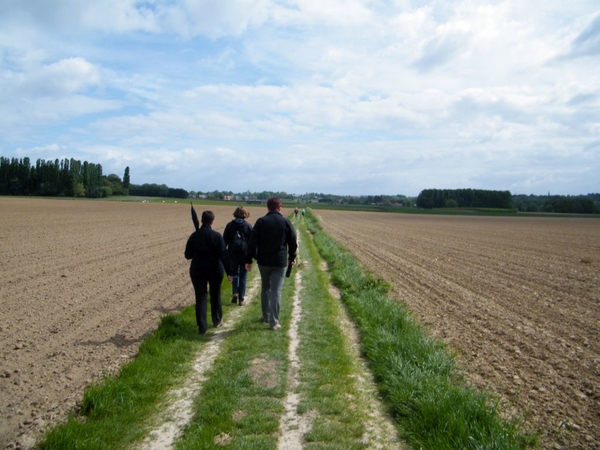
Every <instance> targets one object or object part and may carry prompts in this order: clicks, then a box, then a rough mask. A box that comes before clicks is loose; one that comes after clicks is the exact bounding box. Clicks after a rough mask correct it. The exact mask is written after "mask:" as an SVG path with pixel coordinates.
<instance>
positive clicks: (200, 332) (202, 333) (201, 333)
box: [198, 327, 206, 336]
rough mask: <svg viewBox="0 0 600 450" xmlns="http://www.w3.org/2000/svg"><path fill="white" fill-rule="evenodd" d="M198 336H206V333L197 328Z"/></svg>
mask: <svg viewBox="0 0 600 450" xmlns="http://www.w3.org/2000/svg"><path fill="white" fill-rule="evenodd" d="M198 334H200V335H202V336H203V335H205V334H206V331H202V328H200V327H198Z"/></svg>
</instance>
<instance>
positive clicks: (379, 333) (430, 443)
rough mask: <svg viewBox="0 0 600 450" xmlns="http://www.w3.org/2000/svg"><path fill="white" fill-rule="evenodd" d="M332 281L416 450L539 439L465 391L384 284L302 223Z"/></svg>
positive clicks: (449, 360) (450, 363)
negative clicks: (328, 267) (311, 236)
mask: <svg viewBox="0 0 600 450" xmlns="http://www.w3.org/2000/svg"><path fill="white" fill-rule="evenodd" d="M306 223H307V225H308V226H309V228H310V230H311V232H312V233H313V234H314V238H315V243H316V245H317V247H318V249H319V252H320V253H321V255H322V256H323V258H324V259H325V260H326V261H327V262H328V263H329V264H330V268H331V271H332V279H333V281H334V283H335V284H336V285H337V286H338V287H339V288H340V289H341V291H342V299H343V302H344V304H345V305H346V307H347V308H348V311H349V314H350V316H351V318H352V320H353V321H354V322H355V323H356V324H357V326H358V328H359V333H360V336H361V345H362V351H363V352H364V355H365V357H366V358H367V360H368V361H369V365H370V368H371V371H372V372H373V374H374V376H375V379H376V382H377V384H378V389H379V391H380V393H381V395H382V397H383V399H384V401H385V402H386V404H387V406H388V408H389V409H390V411H392V413H393V415H394V417H395V419H396V421H397V424H398V428H399V430H400V433H401V437H402V438H403V439H404V440H405V441H406V442H407V443H408V444H410V445H411V446H413V447H414V448H422V449H432V450H434V449H435V450H443V449H448V450H450V449H457V448H460V449H522V448H527V447H528V446H531V445H534V444H535V442H536V438H535V437H532V436H528V435H526V434H523V433H521V432H519V426H520V425H521V418H517V417H513V418H505V417H502V416H501V414H500V413H499V410H498V401H497V400H496V399H494V398H493V396H491V394H487V393H482V392H478V391H476V390H474V389H472V388H470V387H469V386H468V385H467V383H466V381H465V380H464V379H463V378H462V376H461V374H460V371H459V369H458V368H457V367H456V363H455V361H454V358H453V355H452V354H451V353H450V352H449V351H448V350H447V349H446V348H445V346H444V344H443V343H442V342H439V341H436V340H434V339H433V338H431V337H429V336H428V335H427V334H426V332H425V331H424V330H423V329H422V327H421V326H420V325H419V324H418V323H417V322H416V321H414V320H413V319H412V317H411V315H410V313H409V312H408V311H407V310H406V308H405V307H404V306H403V305H402V304H401V303H399V302H396V301H393V300H391V299H390V298H389V297H388V292H389V286H388V285H387V284H386V283H385V282H383V281H382V280H379V279H376V278H374V277H373V276H371V275H370V274H368V273H365V272H364V271H363V270H362V269H361V267H360V266H359V264H358V262H357V261H356V259H355V258H354V257H353V256H352V255H351V254H349V253H348V252H346V251H345V250H344V249H343V248H341V247H340V246H338V245H337V244H336V243H335V242H334V241H333V240H332V239H331V238H330V237H329V236H327V235H326V234H325V233H324V232H323V230H322V229H321V227H320V225H319V224H318V222H317V220H316V218H315V217H314V216H313V215H307V220H306Z"/></svg>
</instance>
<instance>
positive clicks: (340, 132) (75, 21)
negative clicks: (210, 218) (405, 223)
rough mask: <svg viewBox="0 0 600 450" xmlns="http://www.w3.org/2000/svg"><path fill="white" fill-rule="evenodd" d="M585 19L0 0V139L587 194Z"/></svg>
mask: <svg viewBox="0 0 600 450" xmlns="http://www.w3.org/2000/svg"><path fill="white" fill-rule="evenodd" d="M599 17H600V15H599V11H598V7H597V5H595V4H594V2H593V1H592V0H589V1H582V2H576V3H572V4H568V5H565V4H564V2H561V1H560V0H545V1H541V0H531V1H530V2H519V1H517V0H499V1H485V2H472V1H470V0H469V1H467V0H465V1H462V0H457V1H452V2H446V1H441V0H433V1H428V2H422V1H411V0H401V1H395V2H374V1H372V0H363V1H360V0H351V1H342V0H332V1H327V2H323V1H317V0H281V1H270V0H235V1H231V2H218V1H216V0H202V1H192V0H178V1H177V0H176V1H166V0H165V1H163V0H149V1H147V2H138V1H134V0H127V1H122V0H97V1H96V2H94V3H90V2H85V1H75V0H60V1H55V2H52V5H50V4H49V3H48V2H44V1H41V0H31V1H28V2H21V1H16V0H6V1H5V2H2V3H1V4H0V27H1V28H2V29H3V30H5V33H2V35H0V132H1V134H0V153H2V154H3V156H4V155H7V156H10V155H11V154H14V153H15V152H20V154H23V153H27V152H28V151H31V155H30V156H31V157H33V156H34V155H36V154H42V150H40V149H44V150H43V152H44V154H47V153H49V152H50V153H51V152H52V151H55V152H56V153H57V154H58V153H60V154H61V155H65V156H69V157H75V158H79V159H88V160H92V161H93V162H100V163H102V165H103V167H105V168H106V170H107V171H108V170H110V172H111V173H118V174H120V173H121V172H122V170H123V168H124V166H125V165H129V166H131V171H132V181H133V182H134V183H137V182H157V183H166V184H168V185H170V186H171V185H172V186H174V187H184V188H187V189H199V188H200V186H197V185H195V183H196V182H197V179H198V171H203V174H204V176H203V181H202V182H203V183H205V184H206V185H207V187H206V189H209V188H210V190H213V189H227V188H230V189H232V190H236V189H239V190H246V189H251V190H265V189H269V190H288V191H290V192H305V191H314V190H316V191H322V192H334V193H382V192H387V193H406V194H411V195H416V194H418V192H419V191H420V190H421V189H424V188H428V187H441V188H443V187H479V188H486V187H489V188H493V189H513V188H514V189H519V190H520V189H528V188H531V189H535V190H536V192H537V193H540V192H547V191H548V190H552V191H555V192H556V191H557V190H558V187H560V189H565V193H571V194H575V193H581V192H585V191H593V190H596V191H598V190H599V188H600V186H598V184H597V182H596V181H595V178H594V177H593V176H592V174H593V173H594V170H595V171H596V172H597V171H598V169H600V167H599V166H600V163H599V156H598V153H599V152H597V149H598V142H599V141H600V137H599V133H600V119H598V117H600V79H599V78H598V76H597V75H596V72H597V69H596V66H597V65H598V57H600V55H599V52H598V42H600V41H598V36H600V34H599V33H598V30H599V29H600V28H599V26H598V25H599V24H600V20H599ZM78 155H79V156H78ZM120 166H123V167H121V168H119V167H120ZM207 167H210V171H209V174H207V171H206V170H204V169H205V168H207ZM109 168H110V169H109ZM290 168H292V169H290ZM232 170H233V171H234V173H235V176H233V177H232V176H231V171H232ZM136 177H139V178H136ZM222 183H224V184H226V185H223V184H222ZM569 183H571V184H569ZM545 184H549V185H551V186H548V188H547V187H546V186H545ZM229 186H230V187H229ZM552 186H556V187H557V188H554V187H552ZM234 188H235V189H234ZM313 188H314V189H313ZM566 189H568V191H567V190H566ZM574 191H575V192H574Z"/></svg>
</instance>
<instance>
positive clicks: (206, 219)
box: [202, 211, 215, 225]
mask: <svg viewBox="0 0 600 450" xmlns="http://www.w3.org/2000/svg"><path fill="white" fill-rule="evenodd" d="M214 221H215V215H214V213H213V212H212V211H203V212H202V225H210V224H211V223H213V222H214Z"/></svg>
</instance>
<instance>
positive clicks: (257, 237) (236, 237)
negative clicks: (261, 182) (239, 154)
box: [184, 197, 298, 334]
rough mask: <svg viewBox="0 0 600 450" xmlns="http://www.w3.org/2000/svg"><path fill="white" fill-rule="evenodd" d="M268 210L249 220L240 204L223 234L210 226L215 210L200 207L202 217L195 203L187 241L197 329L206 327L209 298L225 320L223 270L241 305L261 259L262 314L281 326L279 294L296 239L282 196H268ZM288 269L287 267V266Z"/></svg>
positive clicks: (214, 316)
mask: <svg viewBox="0 0 600 450" xmlns="http://www.w3.org/2000/svg"><path fill="white" fill-rule="evenodd" d="M267 209H268V212H267V214H266V215H264V216H262V217H260V218H259V219H258V220H257V221H256V222H255V224H254V227H253V226H252V225H250V224H249V223H248V222H247V220H246V219H248V217H249V216H250V213H249V212H248V211H247V210H246V209H245V208H244V207H243V206H239V207H238V208H236V210H235V211H234V213H233V216H234V219H233V220H232V221H231V222H229V223H228V224H227V226H226V227H225V230H224V232H223V235H221V234H220V233H219V232H217V231H215V230H213V229H212V226H213V223H214V220H215V215H214V214H213V213H212V211H204V212H202V218H201V223H200V222H199V221H198V219H197V217H196V215H195V211H194V209H193V207H192V218H193V219H194V223H195V225H196V231H195V232H194V233H192V235H191V236H190V237H189V239H188V241H187V244H186V246H185V252H184V253H185V257H186V259H188V260H191V262H190V278H191V280H192V285H193V286H194V293H195V297H196V324H197V325H198V332H199V333H200V334H205V333H206V332H207V331H208V319H207V311H208V299H209V298H210V310H211V320H212V325H213V326H214V327H220V326H221V325H222V324H223V307H222V303H221V283H222V281H223V278H224V277H225V274H227V280H228V281H229V282H230V283H231V286H232V297H231V303H234V304H237V305H239V306H242V305H243V304H244V299H245V295H246V280H247V277H248V272H249V271H251V270H252V264H253V260H256V262H257V264H258V270H259V272H260V277H261V294H260V297H261V308H262V318H261V320H262V321H263V322H265V323H268V324H269V327H270V329H272V330H278V329H280V328H281V325H280V324H279V311H280V309H281V294H282V290H283V282H284V278H285V275H286V268H288V267H290V268H291V267H292V266H293V265H295V264H296V252H297V250H298V243H297V241H296V231H295V229H294V226H293V225H292V223H291V222H290V221H289V220H288V219H287V218H286V217H284V216H283V215H282V214H281V201H280V200H279V199H278V198H276V197H272V198H270V199H269V200H268V201H267ZM288 273H289V272H288Z"/></svg>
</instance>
